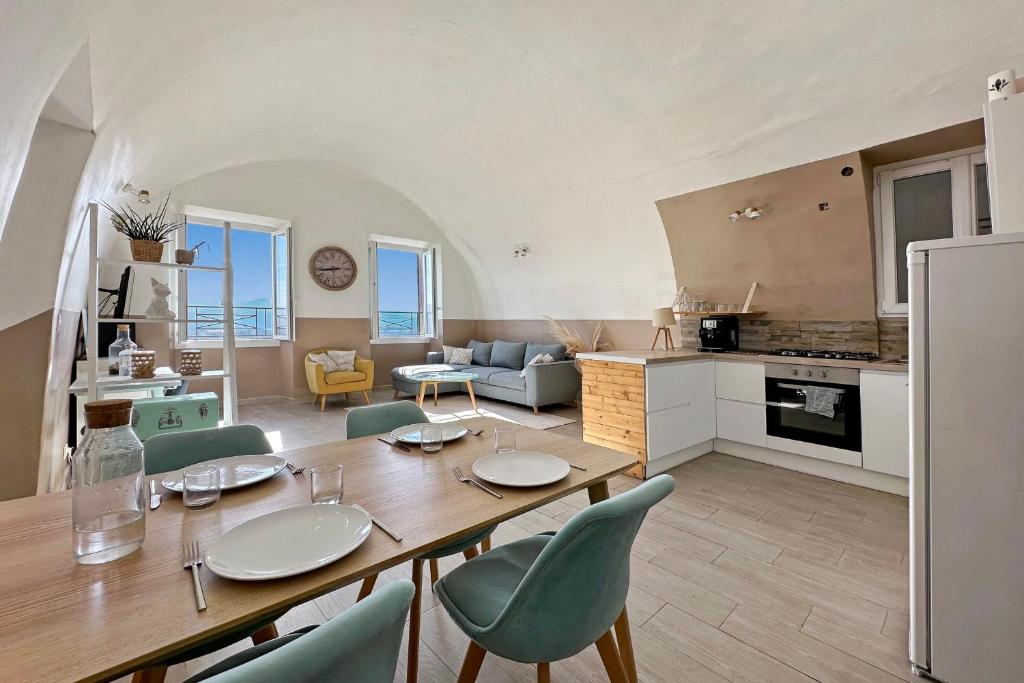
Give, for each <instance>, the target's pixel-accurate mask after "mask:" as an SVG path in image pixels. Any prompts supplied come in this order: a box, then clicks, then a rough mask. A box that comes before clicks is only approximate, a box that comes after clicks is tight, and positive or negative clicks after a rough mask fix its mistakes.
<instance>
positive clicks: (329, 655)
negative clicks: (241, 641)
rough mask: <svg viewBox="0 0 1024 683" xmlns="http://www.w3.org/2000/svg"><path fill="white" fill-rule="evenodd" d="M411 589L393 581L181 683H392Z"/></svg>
mask: <svg viewBox="0 0 1024 683" xmlns="http://www.w3.org/2000/svg"><path fill="white" fill-rule="evenodd" d="M413 592H414V589H413V585H412V583H410V582H409V581H395V582H394V583H391V584H388V585H387V586H385V587H384V588H382V589H380V590H379V591H377V592H376V593H375V594H374V595H373V596H372V597H370V598H368V599H367V600H364V601H363V602H360V603H358V604H356V605H355V606H354V607H352V608H350V609H348V610H346V611H345V612H343V613H341V614H340V615H338V616H336V617H335V618H333V619H331V620H330V621H328V622H327V623H326V624H324V625H323V626H314V627H307V628H305V629H300V630H299V631H296V632H294V633H289V634H288V635H286V636H281V637H280V638H276V639H274V640H271V641H269V642H266V643H263V644H262V645H258V646H256V647H253V648H250V649H248V650H246V651H244V652H240V653H238V654H236V655H233V656H231V657H228V658H227V659H225V660H224V661H222V662H220V663H219V664H216V665H215V666H212V667H210V668H209V669H205V670H204V671H202V672H200V673H198V674H196V675H195V676H192V677H191V678H188V679H186V680H185V683H200V682H201V681H206V683H282V682H284V681H287V682H288V683H333V682H334V681H351V683H391V682H392V681H393V680H394V679H395V669H396V668H397V667H398V651H399V648H400V647H401V645H402V631H403V630H404V629H405V618H406V615H407V614H408V613H409V603H410V602H411V601H412V596H413Z"/></svg>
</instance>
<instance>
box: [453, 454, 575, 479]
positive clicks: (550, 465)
mask: <svg viewBox="0 0 1024 683" xmlns="http://www.w3.org/2000/svg"><path fill="white" fill-rule="evenodd" d="M473 474H475V475H476V476H478V477H480V478H481V479H483V480H484V481H487V482H490V483H492V484H501V485H502V486H547V485H548V484H554V483H555V482H556V481H561V480H563V479H565V478H566V477H567V476H569V463H567V462H566V461H564V460H562V459H561V458H559V457H558V456H556V455H551V454H550V453H540V452H538V451H509V452H505V453H492V454H491V455H485V456H484V457H482V458H480V459H479V460H477V461H476V462H474V463H473Z"/></svg>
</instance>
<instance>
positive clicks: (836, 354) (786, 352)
mask: <svg viewBox="0 0 1024 683" xmlns="http://www.w3.org/2000/svg"><path fill="white" fill-rule="evenodd" d="M768 353H770V354H771V355H773V356H793V357H796V358H829V359H832V360H863V361H872V360H878V354H877V353H860V352H856V351H817V350H814V349H810V350H808V349H772V350H771V351H769V352H768Z"/></svg>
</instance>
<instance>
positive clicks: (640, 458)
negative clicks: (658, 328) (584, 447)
mask: <svg viewBox="0 0 1024 683" xmlns="http://www.w3.org/2000/svg"><path fill="white" fill-rule="evenodd" d="M582 365H583V440H584V441H586V442H587V443H592V444H595V445H597V446H604V447H606V448H611V449H613V450H616V451H619V452H622V453H628V454H629V455H633V456H636V458H637V463H638V464H637V466H636V467H635V468H633V469H632V470H630V472H629V474H631V475H632V476H635V477H640V478H643V475H644V466H645V464H646V462H647V409H646V407H645V386H644V367H643V366H642V365H633V364H629V363H612V362H607V361H592V360H585V361H583V362H582Z"/></svg>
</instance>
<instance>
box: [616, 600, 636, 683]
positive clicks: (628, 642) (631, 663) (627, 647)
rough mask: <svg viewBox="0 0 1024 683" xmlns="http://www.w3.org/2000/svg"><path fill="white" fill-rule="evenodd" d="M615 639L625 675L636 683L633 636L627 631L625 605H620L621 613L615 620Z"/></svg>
mask: <svg viewBox="0 0 1024 683" xmlns="http://www.w3.org/2000/svg"><path fill="white" fill-rule="evenodd" d="M615 640H616V642H617V643H618V645H619V656H620V657H621V658H622V666H623V668H624V669H625V670H626V677H627V678H629V681H630V683H637V679H636V657H635V656H634V655H633V636H631V635H630V633H629V616H628V615H627V614H626V607H625V606H623V607H622V614H620V615H619V618H618V619H616V620H615Z"/></svg>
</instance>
